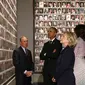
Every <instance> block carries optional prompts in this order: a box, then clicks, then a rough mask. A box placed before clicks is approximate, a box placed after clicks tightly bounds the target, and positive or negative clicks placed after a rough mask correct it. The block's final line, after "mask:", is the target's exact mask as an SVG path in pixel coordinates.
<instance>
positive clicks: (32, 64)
mask: <svg viewBox="0 0 85 85" xmlns="http://www.w3.org/2000/svg"><path fill="white" fill-rule="evenodd" d="M30 64H31V67H30V69H31V70H32V71H34V63H33V61H32V53H31V51H30Z"/></svg>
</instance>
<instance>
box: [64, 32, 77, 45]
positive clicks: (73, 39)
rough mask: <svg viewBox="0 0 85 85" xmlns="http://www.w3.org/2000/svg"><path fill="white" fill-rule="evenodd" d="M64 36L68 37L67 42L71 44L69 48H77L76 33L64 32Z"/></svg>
mask: <svg viewBox="0 0 85 85" xmlns="http://www.w3.org/2000/svg"><path fill="white" fill-rule="evenodd" d="M64 34H65V35H66V37H67V40H68V42H69V44H68V45H69V46H75V45H76V43H77V36H76V34H75V33H73V32H64Z"/></svg>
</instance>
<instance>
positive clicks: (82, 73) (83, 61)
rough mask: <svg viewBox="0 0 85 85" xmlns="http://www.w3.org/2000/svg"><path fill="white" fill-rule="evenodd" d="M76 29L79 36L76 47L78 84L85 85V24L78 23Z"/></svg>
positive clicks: (75, 68)
mask: <svg viewBox="0 0 85 85" xmlns="http://www.w3.org/2000/svg"><path fill="white" fill-rule="evenodd" d="M74 31H75V33H76V35H77V38H78V41H77V45H76V47H75V49H74V53H75V65H74V74H75V77H76V85H85V25H77V26H76V28H75V29H74Z"/></svg>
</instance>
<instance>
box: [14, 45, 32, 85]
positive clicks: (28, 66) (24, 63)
mask: <svg viewBox="0 0 85 85" xmlns="http://www.w3.org/2000/svg"><path fill="white" fill-rule="evenodd" d="M13 64H14V66H15V74H16V81H17V82H19V83H20V85H23V84H21V82H22V83H23V82H24V76H25V74H24V71H25V70H27V71H33V62H32V55H31V51H30V50H28V49H26V53H25V52H24V50H23V49H22V47H21V46H20V47H19V48H17V49H15V50H14V51H13ZM28 78H29V77H28ZM17 85H18V84H17Z"/></svg>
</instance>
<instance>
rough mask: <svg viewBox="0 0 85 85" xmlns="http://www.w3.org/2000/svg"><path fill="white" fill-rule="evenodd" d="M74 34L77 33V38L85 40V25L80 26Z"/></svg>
mask: <svg viewBox="0 0 85 85" xmlns="http://www.w3.org/2000/svg"><path fill="white" fill-rule="evenodd" d="M74 32H75V33H76V35H77V37H81V38H82V39H83V40H85V25H84V24H78V25H76V27H75V28H74Z"/></svg>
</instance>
